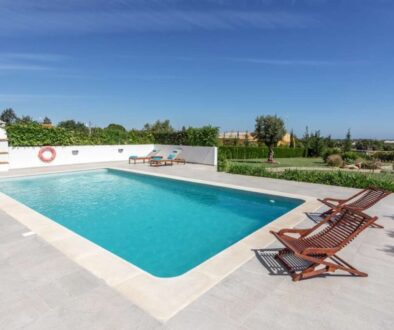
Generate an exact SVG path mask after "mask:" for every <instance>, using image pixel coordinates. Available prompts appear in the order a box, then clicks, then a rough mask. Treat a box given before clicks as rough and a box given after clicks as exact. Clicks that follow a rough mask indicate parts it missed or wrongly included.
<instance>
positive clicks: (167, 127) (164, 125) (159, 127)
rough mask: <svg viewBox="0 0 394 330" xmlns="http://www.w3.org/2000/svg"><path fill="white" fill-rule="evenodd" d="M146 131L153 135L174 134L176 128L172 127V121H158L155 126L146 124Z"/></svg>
mask: <svg viewBox="0 0 394 330" xmlns="http://www.w3.org/2000/svg"><path fill="white" fill-rule="evenodd" d="M144 130H146V131H150V132H151V133H153V134H155V133H173V132H174V128H173V127H172V126H171V124H170V121H169V120H168V119H167V120H163V121H160V120H156V122H155V123H153V124H149V123H146V124H145V125H144Z"/></svg>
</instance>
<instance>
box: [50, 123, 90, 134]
mask: <svg viewBox="0 0 394 330" xmlns="http://www.w3.org/2000/svg"><path fill="white" fill-rule="evenodd" d="M57 126H58V127H62V128H65V129H67V130H71V131H74V132H78V133H86V134H88V133H89V128H88V127H86V125H85V124H84V123H82V122H80V121H75V120H64V121H61V122H60V123H59V124H58V125H57Z"/></svg>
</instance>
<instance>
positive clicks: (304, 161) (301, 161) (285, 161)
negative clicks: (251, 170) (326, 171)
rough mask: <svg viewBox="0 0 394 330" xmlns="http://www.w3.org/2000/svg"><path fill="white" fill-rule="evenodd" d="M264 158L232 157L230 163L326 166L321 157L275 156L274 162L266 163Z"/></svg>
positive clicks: (273, 165) (267, 165)
mask: <svg viewBox="0 0 394 330" xmlns="http://www.w3.org/2000/svg"><path fill="white" fill-rule="evenodd" d="M266 161H267V160H266V159H232V160H231V162H232V163H242V164H245V163H247V164H250V165H259V166H261V165H263V166H265V167H327V165H326V164H325V163H324V161H323V159H322V158H301V157H300V158H276V159H275V161H276V162H277V163H276V164H268V163H266Z"/></svg>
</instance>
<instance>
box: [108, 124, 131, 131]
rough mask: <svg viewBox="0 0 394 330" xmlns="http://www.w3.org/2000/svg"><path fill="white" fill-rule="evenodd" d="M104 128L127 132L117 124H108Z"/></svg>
mask: <svg viewBox="0 0 394 330" xmlns="http://www.w3.org/2000/svg"><path fill="white" fill-rule="evenodd" d="M106 129H109V130H114V131H119V132H124V133H125V132H127V129H126V128H124V127H123V126H122V125H119V124H109V125H108V126H107V127H106Z"/></svg>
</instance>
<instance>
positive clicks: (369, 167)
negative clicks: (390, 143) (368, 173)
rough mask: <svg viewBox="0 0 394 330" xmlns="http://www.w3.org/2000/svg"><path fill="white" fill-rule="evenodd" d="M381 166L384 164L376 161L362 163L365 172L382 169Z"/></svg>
mask: <svg viewBox="0 0 394 330" xmlns="http://www.w3.org/2000/svg"><path fill="white" fill-rule="evenodd" d="M381 165H382V164H381V163H380V162H378V161H376V160H372V161H364V162H362V163H361V168H362V169H365V170H377V169H379V168H380V167H381Z"/></svg>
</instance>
